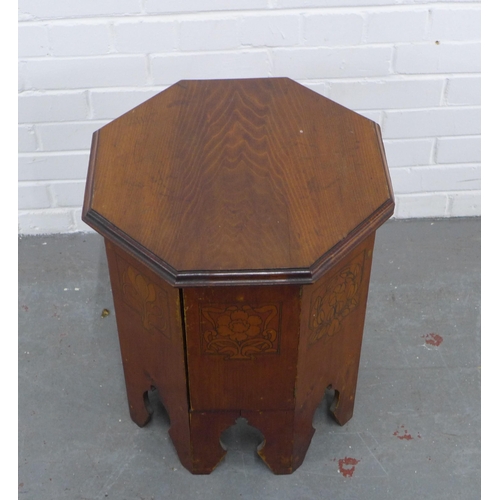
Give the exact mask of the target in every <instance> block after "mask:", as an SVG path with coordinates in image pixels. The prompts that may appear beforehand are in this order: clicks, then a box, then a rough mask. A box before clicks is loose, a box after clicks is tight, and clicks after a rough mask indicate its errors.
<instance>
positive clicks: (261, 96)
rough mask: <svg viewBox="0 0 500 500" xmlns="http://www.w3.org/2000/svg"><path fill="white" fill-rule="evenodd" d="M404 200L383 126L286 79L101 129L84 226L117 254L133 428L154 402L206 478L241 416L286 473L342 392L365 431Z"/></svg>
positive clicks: (197, 91)
mask: <svg viewBox="0 0 500 500" xmlns="http://www.w3.org/2000/svg"><path fill="white" fill-rule="evenodd" d="M393 200H394V196H393V193H392V188H391V184H390V179H389V177H388V169H387V164H386V161H385V155H384V150H383V145H382V141H381V136H380V129H379V128H378V126H377V125H376V124H374V123H373V122H371V121H370V120H367V119H366V118H363V117H361V116H359V115H357V114H356V113H353V112H351V111H349V110H347V109H346V108H343V107H342V106H340V105H338V104H336V103H333V102H332V101H329V100H328V99H325V98H323V97H322V96H319V95H318V94H315V93H314V92H312V91H310V90H308V89H306V88H304V87H302V86H300V85H298V84H297V83H295V82H293V81H291V80H289V79H286V78H277V79H249V80H227V81H191V82H187V81H183V82H179V83H178V84H176V85H174V86H172V87H171V88H169V89H167V90H166V91H165V92H162V93H160V94H159V95H158V96H156V97H154V98H153V99H151V100H149V101H147V102H146V103H144V104H142V105H141V106H139V107H137V108H135V109H134V110H132V111H130V112H129V113H126V114H125V115H123V116H122V117H120V118H118V119H117V120H115V121H113V122H111V123H110V124H108V125H106V126H105V127H103V128H102V129H101V130H99V131H98V132H96V133H95V134H94V138H93V144H92V152H91V160H90V166H89V174H88V178H87V187H86V192H85V201H84V207H83V219H84V220H85V221H86V222H87V223H88V224H90V225H91V226H92V227H94V228H95V229H96V230H97V231H99V232H100V233H101V234H102V235H103V236H104V237H105V241H106V252H107V256H108V264H109V271H110V278H111V286H112V289H113V297H114V303H115V310H116V318H117V326H118V333H119V338H120V347H121V354H122V360H123V369H124V375H125V382H126V387H127V396H128V401H129V408H130V415H131V418H132V419H133V421H134V422H136V423H137V424H138V425H139V426H143V425H145V424H146V423H147V422H148V421H149V419H150V411H149V410H148V404H147V394H148V391H149V390H150V389H151V388H155V389H156V390H158V392H159V396H160V399H161V401H162V403H163V404H164V405H165V407H166V409H167V411H168V413H169V415H170V420H171V427H170V431H169V432H170V436H171V438H172V442H173V444H174V446H175V448H176V450H177V452H178V455H179V459H180V461H181V463H182V464H183V465H184V466H185V467H186V468H187V469H188V470H190V471H191V472H192V473H195V474H207V473H210V472H211V471H212V470H213V469H214V468H215V467H216V466H217V464H218V463H219V462H220V460H222V459H223V457H224V454H225V450H224V449H222V447H221V445H220V441H219V439H220V435H221V433H222V432H223V431H224V430H225V429H227V428H228V427H230V426H231V425H233V424H234V423H235V421H236V419H237V418H239V417H243V418H245V419H247V420H248V423H249V424H250V425H253V426H255V427H256V428H257V429H259V430H260V431H261V432H262V434H263V436H264V441H263V443H262V444H261V446H260V447H259V449H258V453H259V455H260V456H261V458H262V459H263V460H264V461H265V463H266V464H267V465H268V466H269V468H270V469H271V470H272V471H273V472H274V473H276V474H289V473H291V472H293V471H294V470H295V469H296V468H297V467H299V466H300V464H301V463H302V461H303V460H304V457H305V454H306V452H307V449H308V447H309V444H310V441H311V438H312V436H313V434H314V429H313V427H312V421H313V416H314V412H315V410H316V408H317V406H318V405H319V403H320V401H321V400H322V398H323V396H324V393H325V389H326V388H327V387H330V388H331V389H332V390H335V391H336V393H337V394H338V398H337V401H336V404H335V405H334V407H332V408H331V412H332V415H333V417H334V418H335V419H336V421H337V422H338V423H339V424H340V425H343V424H344V423H346V422H347V421H348V420H349V419H350V418H351V417H352V414H353V407H354V399H355V393H356V382H357V375H358V366H359V358H360V352H361V343H362V336H363V325H364V319H365V310H366V302H367V296H368V287H369V280H370V271H371V260H372V252H373V245H374V239H375V230H376V229H377V228H378V227H379V226H380V225H381V224H382V223H383V222H384V221H385V220H386V219H387V218H388V217H389V216H390V215H391V214H392V212H393V209H394V201H393Z"/></svg>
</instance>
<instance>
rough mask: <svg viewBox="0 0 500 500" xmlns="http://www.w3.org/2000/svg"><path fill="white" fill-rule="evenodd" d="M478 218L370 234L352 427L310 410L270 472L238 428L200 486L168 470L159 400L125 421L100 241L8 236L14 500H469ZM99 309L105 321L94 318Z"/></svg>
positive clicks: (475, 462) (178, 469)
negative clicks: (298, 453)
mask: <svg viewBox="0 0 500 500" xmlns="http://www.w3.org/2000/svg"><path fill="white" fill-rule="evenodd" d="M479 270H480V219H452V220H434V221H432V220H420V221H390V222H388V223H386V224H385V225H384V226H383V227H382V228H381V229H380V230H379V231H378V233H377V240H376V248H375V252H374V261H373V271H372V281H371V287H370V294H369V301H368V311H367V320H366V326H365V336H364V342H363V350H362V357H361V366H360V372H359V381H358V391H357V397H356V407H355V411H354V417H353V418H352V420H351V421H350V422H349V423H347V424H346V425H345V426H344V427H340V426H338V425H336V424H335V423H334V422H333V420H332V419H331V418H330V417H329V416H328V415H327V410H326V400H325V401H324V402H323V404H322V405H320V407H319V408H318V410H317V412H316V415H315V420H314V427H315V428H316V434H315V435H314V437H313V440H312V443H311V446H310V448H309V451H308V453H307V455H306V459H305V461H304V463H303V465H302V466H301V467H300V468H299V469H298V470H297V471H296V472H295V473H294V474H292V475H289V476H275V475H273V474H272V473H271V472H270V471H269V470H268V469H267V467H266V466H265V465H264V463H263V462H261V461H260V459H259V457H258V456H257V455H256V451H255V449H256V446H257V444H258V443H259V440H260V439H259V433H258V432H257V431H256V430H255V429H253V428H250V427H248V426H247V425H246V424H245V423H244V422H239V423H238V424H237V425H235V426H233V427H232V428H230V429H229V430H228V431H226V432H225V433H224V434H223V436H222V441H223V442H224V443H225V445H226V446H227V448H228V454H227V455H226V458H225V460H224V461H223V462H222V463H221V464H220V465H219V467H218V468H217V469H216V470H215V471H214V472H213V473H212V474H211V475H209V476H193V475H191V474H190V473H189V472H187V471H186V470H185V469H184V468H183V467H182V466H181V465H180V463H179V461H178V459H177V455H176V452H175V450H174V448H173V446H172V444H171V442H170V439H169V436H168V432H167V431H168V426H169V420H168V416H167V414H166V412H165V410H164V409H163V408H162V407H161V405H160V404H159V402H158V401H157V400H155V399H154V395H153V406H154V408H155V413H154V415H153V418H152V421H151V422H150V423H149V424H148V425H147V426H146V427H144V428H143V429H140V428H138V427H137V426H136V425H135V424H134V423H133V422H132V421H131V420H130V418H129V415H128V406H127V401H126V396H125V387H124V381H123V375H122V367H121V359H120V352H119V346H118V338H117V334H116V324H115V317H114V312H113V302H112V297H111V291H110V286H109V278H108V274H107V268H106V259H105V253H104V246H103V242H102V239H101V238H100V237H99V236H97V235H94V234H73V235H57V236H32V237H31V236H30V237H22V238H21V239H20V241H19V285H20V291H19V497H20V498H23V499H34V500H45V499H50V500H59V499H64V500H66V499H79V500H80V499H105V498H107V499H110V500H111V499H118V500H128V499H137V500H151V499H155V500H161V499H169V500H176V499H183V500H184V499H201V498H203V499H205V500H209V499H239V498H241V499H268V498H269V499H283V500H285V499H286V500H294V499H297V500H298V499H301V500H302V499H326V498H334V499H336V500H341V499H355V500H364V499H367V500H376V499H383V500H388V499H397V500H404V499H408V500H414V499H417V498H418V499H432V500H439V499H446V500H449V499H450V498H453V499H454V500H459V499H467V500H470V499H478V498H480V371H479V365H480V348H479V347H480V339H479V330H480V325H479V318H480V314H479V313H480V273H479ZM104 308H107V309H109V311H110V312H111V314H110V315H109V316H107V317H105V318H102V317H101V312H102V310H103V309H104Z"/></svg>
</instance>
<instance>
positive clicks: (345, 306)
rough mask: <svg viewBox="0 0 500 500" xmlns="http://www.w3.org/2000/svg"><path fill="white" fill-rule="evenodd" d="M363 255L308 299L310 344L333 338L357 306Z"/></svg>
mask: <svg viewBox="0 0 500 500" xmlns="http://www.w3.org/2000/svg"><path fill="white" fill-rule="evenodd" d="M363 258H364V253H363V254H361V255H360V256H358V257H356V259H354V261H353V262H351V263H350V264H349V265H348V266H347V267H345V268H344V269H342V270H341V271H340V272H339V273H337V274H336V275H335V276H334V277H333V278H331V279H330V280H329V281H327V282H326V284H325V285H323V286H322V287H321V288H320V289H319V290H318V291H317V292H316V294H314V295H313V297H312V298H311V312H310V316H309V329H310V330H311V334H310V336H309V342H310V343H315V342H317V341H318V340H320V339H321V338H330V337H333V336H334V335H335V334H336V333H337V332H338V331H339V330H340V329H341V327H342V322H343V320H344V318H345V317H346V316H348V315H349V314H350V313H351V312H352V311H353V310H354V309H356V307H357V306H358V304H359V301H360V286H361V279H362V272H363V260H364V259H363Z"/></svg>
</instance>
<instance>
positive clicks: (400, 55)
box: [18, 0, 481, 233]
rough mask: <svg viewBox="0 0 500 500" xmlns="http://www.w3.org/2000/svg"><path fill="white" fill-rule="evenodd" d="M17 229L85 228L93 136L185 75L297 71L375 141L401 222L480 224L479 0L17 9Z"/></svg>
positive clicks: (262, 0) (148, 2) (127, 2)
mask: <svg viewBox="0 0 500 500" xmlns="http://www.w3.org/2000/svg"><path fill="white" fill-rule="evenodd" d="M18 7H19V19H20V22H19V51H18V53H19V59H20V64H19V107H18V109H19V151H20V153H19V231H20V232H21V233H47V232H71V231H79V230H87V229H88V228H87V227H86V226H85V225H83V224H82V222H81V221H80V214H81V205H82V201H83V189H84V181H85V177H86V172H87V165H88V156H89V148H90V142H91V136H92V132H93V131H94V130H96V129H98V128H100V127H102V126H103V125H104V124H105V123H108V122H109V121H110V120H113V119H114V118H117V117H118V116H120V115H121V114H123V113H125V112H126V111H128V110H130V109H131V108H133V107H135V106H137V105H138V104H140V103H141V102H143V101H145V100H146V99H148V98H150V97H152V96H153V95H155V94H157V93H158V92H160V91H162V90H164V89H165V88H166V87H168V86H169V85H171V84H173V83H175V82H176V81H178V80H180V79H189V78H247V77H269V76H288V77H291V78H293V79H295V80H297V81H299V82H300V83H301V84H303V85H306V86H307V87H309V88H310V89H312V90H314V91H315V92H318V93H320V94H322V95H324V96H326V97H329V98H330V99H333V100H334V101H336V102H339V103H340V104H342V105H344V106H347V107H349V108H351V109H353V110H355V111H357V112H358V113H360V114H362V115H363V116H366V117H368V118H370V119H372V120H374V121H376V122H378V123H379V124H380V125H381V127H382V134H383V137H384V143H385V147H386V152H387V158H388V163H389V167H390V170H391V175H392V179H393V184H394V189H395V193H396V202H397V206H396V212H395V216H396V217H399V218H412V217H462V216H475V215H479V214H480V206H481V205H480V156H481V155H480V133H481V130H480V102H481V86H480V74H479V72H480V34H481V33H480V3H479V1H475V0H212V1H210V2H206V1H202V0H169V1H168V2H166V1H163V0H99V1H98V0H86V1H84V2H82V1H77V0H66V1H64V2H62V1H53V0H19V2H18Z"/></svg>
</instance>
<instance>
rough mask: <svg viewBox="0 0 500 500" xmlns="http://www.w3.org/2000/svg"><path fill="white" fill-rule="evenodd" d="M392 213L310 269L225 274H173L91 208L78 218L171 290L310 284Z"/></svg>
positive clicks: (376, 217) (370, 222)
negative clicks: (142, 264)
mask: <svg viewBox="0 0 500 500" xmlns="http://www.w3.org/2000/svg"><path fill="white" fill-rule="evenodd" d="M393 212H394V201H393V200H392V199H389V200H387V201H386V202H385V203H384V204H383V205H381V206H380V207H379V208H378V209H377V210H376V211H375V212H374V213H373V214H372V216H371V217H370V218H369V219H367V220H365V221H364V222H363V223H362V224H360V225H359V226H358V227H357V228H355V229H354V230H353V231H351V233H349V234H348V235H347V237H346V238H344V239H343V240H342V241H340V242H339V243H337V245H335V246H334V247H332V248H331V249H330V250H329V251H328V252H326V253H325V254H323V255H322V256H321V257H320V258H319V259H318V260H317V261H316V262H315V263H314V264H313V265H312V266H311V267H309V268H298V269H259V270H255V269H238V270H228V271H214V270H209V271H207V270H196V271H177V270H176V269H175V268H174V267H172V266H170V265H169V264H168V263H167V262H165V261H163V260H162V259H160V258H159V257H158V256H157V255H155V254H154V253H153V252H151V251H149V250H148V249H147V248H145V247H144V246H142V245H141V244H139V243H138V242H137V241H136V240H134V239H133V238H131V237H130V236H128V235H127V234H126V233H124V232H123V231H122V230H121V229H119V228H118V227H116V226H115V225H113V224H111V223H110V222H109V221H108V220H107V219H105V218H104V217H103V216H102V215H100V214H99V213H97V212H96V211H94V210H92V209H91V208H88V209H86V210H85V209H84V212H83V215H82V219H83V221H84V222H85V223H86V224H88V225H89V226H90V227H92V228H93V229H95V230H96V231H97V232H98V233H99V234H101V235H102V236H104V237H105V238H107V239H109V240H110V241H112V242H113V243H115V244H117V245H118V246H119V247H120V248H123V249H124V250H125V251H127V252H129V253H130V254H131V255H133V256H134V257H135V258H137V259H138V260H139V261H141V262H142V263H144V264H145V265H146V266H147V267H149V268H150V269H151V270H152V271H153V272H155V273H156V274H158V275H159V276H160V277H161V278H163V279H164V280H165V281H167V282H168V283H169V284H171V285H172V286H174V287H194V286H215V285H217V286H224V285H225V286H236V285H242V286H244V285H277V284H297V285H299V284H304V285H305V284H311V283H314V282H316V281H317V280H318V279H319V278H321V276H323V275H324V274H325V273H326V272H327V271H328V270H329V269H331V268H332V267H334V266H335V265H336V264H337V262H339V261H340V260H342V259H343V258H344V257H345V256H346V255H347V254H348V253H349V252H350V251H351V250H353V249H354V248H355V247H356V246H357V245H358V244H359V243H361V241H363V240H364V239H365V238H366V237H368V236H369V235H370V234H372V232H373V231H375V230H376V229H377V228H378V227H380V226H381V225H382V224H383V223H384V222H385V221H386V220H387V219H389V218H390V216H391V215H392V213H393Z"/></svg>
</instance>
